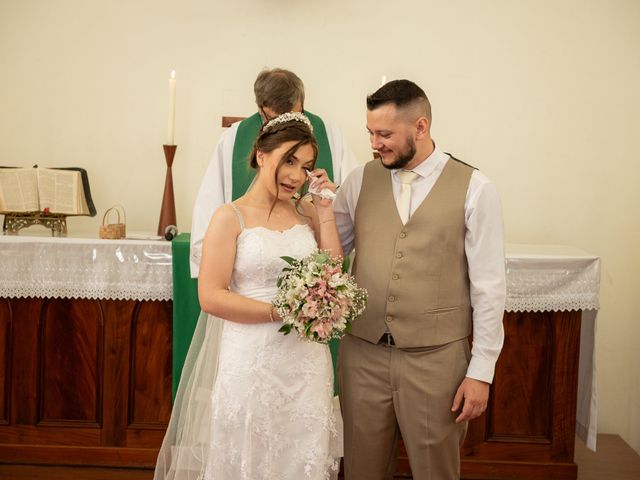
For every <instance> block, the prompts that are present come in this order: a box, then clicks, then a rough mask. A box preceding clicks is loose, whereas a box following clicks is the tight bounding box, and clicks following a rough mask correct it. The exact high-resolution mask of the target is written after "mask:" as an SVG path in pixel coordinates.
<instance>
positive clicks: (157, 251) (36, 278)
mask: <svg viewBox="0 0 640 480" xmlns="http://www.w3.org/2000/svg"><path fill="white" fill-rule="evenodd" d="M0 265H1V268H0V297H4V298H12V297H14V298H24V297H48V298H92V299H98V298H100V299H113V300H171V299H172V297H173V282H172V266H171V243H170V242H166V241H159V240H100V239H81V238H51V237H25V236H4V235H0Z"/></svg>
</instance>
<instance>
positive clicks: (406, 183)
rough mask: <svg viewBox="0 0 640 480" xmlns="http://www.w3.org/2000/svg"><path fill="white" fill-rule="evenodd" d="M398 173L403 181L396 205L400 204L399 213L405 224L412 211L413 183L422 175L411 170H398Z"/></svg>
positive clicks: (399, 178)
mask: <svg viewBox="0 0 640 480" xmlns="http://www.w3.org/2000/svg"><path fill="white" fill-rule="evenodd" d="M396 175H397V176H398V180H400V182H401V183H400V192H398V198H397V199H396V205H397V206H398V213H399V214H400V219H401V220H402V224H403V225H404V224H405V223H407V220H409V213H410V212H411V183H412V182H413V181H414V180H415V179H416V178H418V177H419V176H420V175H418V174H417V173H415V172H412V171H409V170H398V171H397V172H396Z"/></svg>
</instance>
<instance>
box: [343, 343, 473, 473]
mask: <svg viewBox="0 0 640 480" xmlns="http://www.w3.org/2000/svg"><path fill="white" fill-rule="evenodd" d="M469 359H470V353H469V344H468V342H467V339H466V338H465V339H462V340H459V341H456V342H452V343H449V344H446V345H440V346H437V347H424V348H412V349H398V348H396V347H388V346H385V345H374V344H372V343H369V342H367V341H365V340H362V339H360V338H358V337H355V336H353V335H346V336H345V337H344V338H343V339H342V341H341V342H340V356H339V360H338V377H339V382H340V402H341V404H342V414H343V416H344V437H345V438H344V440H345V443H344V471H345V480H383V479H391V478H393V473H394V471H395V466H396V444H397V439H398V435H399V434H402V439H403V441H404V444H405V446H406V448H407V453H408V455H409V463H410V465H411V471H412V473H413V478H414V480H449V479H456V480H457V479H459V478H460V450H459V449H460V446H461V445H462V441H463V440H464V436H465V434H466V430H467V423H466V422H464V423H461V424H456V423H455V418H456V416H457V415H458V413H459V412H458V413H452V412H451V405H452V403H453V397H454V395H455V392H456V390H457V389H458V387H459V386H460V383H461V382H462V380H463V379H464V376H465V374H466V371H467V366H468V363H469Z"/></svg>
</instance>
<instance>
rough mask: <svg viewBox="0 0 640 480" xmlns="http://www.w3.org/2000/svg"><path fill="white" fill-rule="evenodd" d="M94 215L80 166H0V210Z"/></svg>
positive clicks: (87, 187)
mask: <svg viewBox="0 0 640 480" xmlns="http://www.w3.org/2000/svg"><path fill="white" fill-rule="evenodd" d="M36 212H38V213H43V212H45V213H50V214H59V215H89V216H91V217H93V216H94V215H95V214H96V207H95V206H94V205H93V200H92V199H91V190H90V188H89V177H88V176H87V172H86V170H84V169H82V168H39V167H38V166H37V165H36V166H35V167H33V168H15V167H0V213H2V214H6V213H36Z"/></svg>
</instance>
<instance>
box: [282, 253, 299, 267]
mask: <svg viewBox="0 0 640 480" xmlns="http://www.w3.org/2000/svg"><path fill="white" fill-rule="evenodd" d="M280 258H281V259H283V260H284V261H285V262H287V263H288V264H289V265H294V264H295V263H296V261H297V260H296V259H295V258H293V257H288V256H286V255H285V256H284V257H280Z"/></svg>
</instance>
